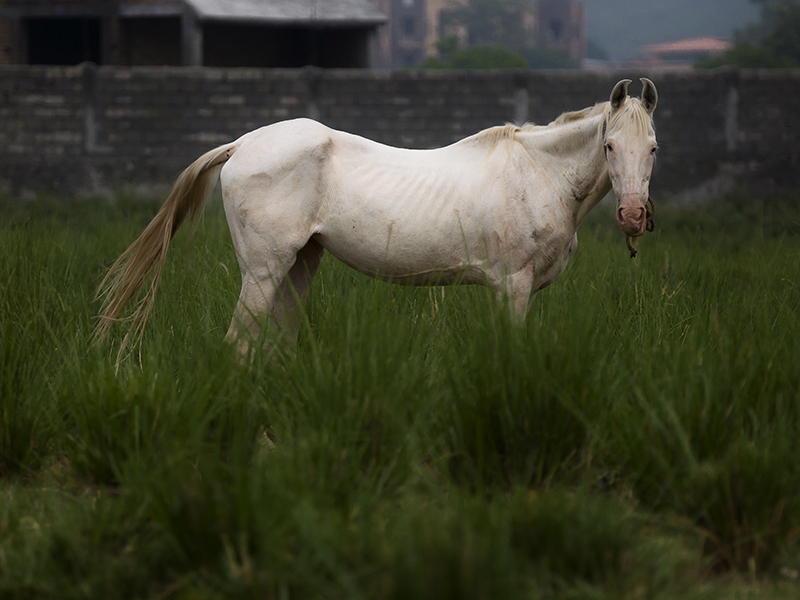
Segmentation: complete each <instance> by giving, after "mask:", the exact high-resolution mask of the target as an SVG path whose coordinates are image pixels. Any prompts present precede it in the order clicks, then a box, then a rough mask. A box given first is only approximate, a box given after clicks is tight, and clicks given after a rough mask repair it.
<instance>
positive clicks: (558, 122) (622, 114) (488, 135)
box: [473, 98, 654, 153]
mask: <svg viewBox="0 0 800 600" xmlns="http://www.w3.org/2000/svg"><path fill="white" fill-rule="evenodd" d="M610 112H611V103H610V102H600V103H598V104H595V105H594V106H589V107H587V108H584V109H581V110H575V111H569V112H565V113H562V114H561V115H559V116H558V117H556V119H555V120H554V121H552V122H551V123H550V124H548V125H544V126H542V125H535V124H534V123H525V124H524V125H515V124H513V123H506V124H505V125H497V126H496V127H489V128H488V129H484V130H483V131H480V132H478V133H476V134H475V136H474V137H473V139H474V140H476V141H480V142H485V143H488V144H489V147H490V153H491V152H492V151H494V149H495V148H497V145H498V144H499V143H500V142H502V141H504V140H512V141H513V140H515V139H516V136H517V134H518V133H520V132H526V131H533V130H536V129H539V130H544V129H551V128H556V127H560V126H562V125H569V124H572V123H575V122H577V121H582V120H584V119H590V118H592V117H595V116H597V115H601V114H606V115H608V114H609V113H610ZM623 120H625V121H629V122H631V123H632V124H633V126H634V127H635V129H636V133H637V134H640V135H647V134H648V133H649V132H650V131H652V130H653V127H654V126H653V118H652V116H651V114H650V113H648V112H647V109H645V107H644V104H642V101H641V100H640V99H639V98H628V99H627V100H626V101H625V104H623V105H622V108H621V109H620V110H618V111H617V112H615V113H614V114H613V115H611V117H610V119H609V120H608V130H609V131H614V130H615V129H618V128H619V127H620V126H621V124H622V122H623Z"/></svg>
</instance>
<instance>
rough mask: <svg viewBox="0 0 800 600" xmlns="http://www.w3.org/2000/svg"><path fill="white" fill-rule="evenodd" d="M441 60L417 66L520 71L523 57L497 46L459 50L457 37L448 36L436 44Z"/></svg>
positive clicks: (489, 45)
mask: <svg viewBox="0 0 800 600" xmlns="http://www.w3.org/2000/svg"><path fill="white" fill-rule="evenodd" d="M436 47H437V49H438V50H439V54H440V56H441V58H435V57H428V58H426V59H425V60H423V61H422V62H421V63H419V65H417V66H418V67H420V68H423V69H520V68H525V67H526V66H528V65H527V62H526V61H525V57H523V56H521V55H519V54H517V53H516V52H514V51H512V50H510V49H509V48H506V47H505V46H501V45H499V44H480V45H477V46H470V47H469V48H460V47H459V41H458V37H456V36H454V35H453V36H448V37H446V38H444V39H443V40H440V41H439V42H437V44H436Z"/></svg>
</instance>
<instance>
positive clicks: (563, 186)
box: [521, 114, 611, 227]
mask: <svg viewBox="0 0 800 600" xmlns="http://www.w3.org/2000/svg"><path fill="white" fill-rule="evenodd" d="M604 122H605V117H604V116H603V115H602V114H600V115H596V116H593V117H589V118H586V119H581V120H579V121H574V122H571V123H568V124H565V125H555V126H552V127H549V128H547V129H543V130H541V131H540V132H536V133H534V134H533V135H530V136H528V137H527V138H523V139H522V140H521V141H522V142H523V145H525V146H526V148H527V149H528V151H529V153H530V154H531V156H532V158H533V160H534V162H535V163H544V164H543V165H542V166H543V167H544V168H545V169H546V170H547V171H548V175H549V177H550V179H551V181H552V182H553V185H554V186H555V187H556V188H557V192H558V194H559V196H560V197H561V198H562V200H563V201H564V202H565V203H567V204H570V205H572V206H568V207H567V208H568V209H569V213H570V214H574V215H575V218H576V223H575V226H576V227H577V226H578V225H580V223H581V221H583V219H584V217H586V215H587V214H589V211H590V210H592V208H594V207H595V206H596V205H597V203H598V202H600V200H602V199H603V197H604V196H605V195H606V194H607V193H608V192H609V191H610V190H611V180H610V179H609V176H608V165H607V163H606V160H605V154H604V152H603V131H602V128H603V124H604Z"/></svg>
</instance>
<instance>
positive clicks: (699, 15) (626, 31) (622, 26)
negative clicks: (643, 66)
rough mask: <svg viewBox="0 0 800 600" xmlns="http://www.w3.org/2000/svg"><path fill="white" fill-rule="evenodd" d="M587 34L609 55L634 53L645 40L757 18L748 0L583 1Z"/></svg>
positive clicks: (726, 32) (730, 27)
mask: <svg viewBox="0 0 800 600" xmlns="http://www.w3.org/2000/svg"><path fill="white" fill-rule="evenodd" d="M582 2H583V4H584V6H585V7H586V28H587V30H588V34H589V39H592V40H595V41H597V42H598V43H599V44H600V46H602V47H603V48H604V49H605V50H606V52H608V54H609V56H610V58H611V59H612V60H620V59H627V58H633V57H634V56H637V55H638V54H639V48H641V47H642V46H644V45H647V44H654V43H659V42H670V41H673V40H679V39H682V38H689V37H698V36H703V35H715V36H719V37H724V38H728V39H730V38H732V36H733V32H734V31H735V30H736V29H739V28H741V27H742V26H744V25H746V24H747V23H750V22H753V21H757V20H758V17H759V11H758V8H757V7H756V6H755V5H754V4H753V3H752V2H750V0H582Z"/></svg>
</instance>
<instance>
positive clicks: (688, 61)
mask: <svg viewBox="0 0 800 600" xmlns="http://www.w3.org/2000/svg"><path fill="white" fill-rule="evenodd" d="M732 47H733V44H731V42H729V41H727V40H724V39H722V38H718V37H710V36H709V37H698V38H690V39H685V40H677V41H674V42H667V43H664V44H650V45H649V46H644V47H643V48H642V56H641V58H639V59H637V61H636V62H637V64H639V65H642V66H646V67H651V68H653V67H655V68H666V69H673V70H683V69H690V68H692V66H693V65H694V63H696V62H697V61H698V60H701V59H703V58H708V57H709V56H716V55H718V54H722V53H723V52H725V51H726V50H730V49H731V48H732Z"/></svg>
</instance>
